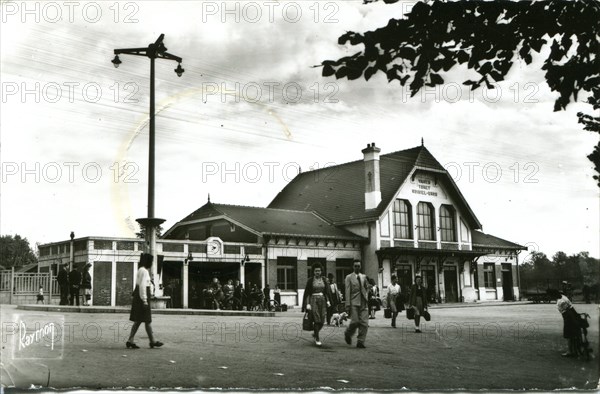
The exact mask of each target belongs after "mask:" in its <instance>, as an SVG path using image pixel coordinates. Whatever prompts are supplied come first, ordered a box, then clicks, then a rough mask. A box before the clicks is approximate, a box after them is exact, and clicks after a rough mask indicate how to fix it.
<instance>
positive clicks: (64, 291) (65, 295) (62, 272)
mask: <svg viewBox="0 0 600 394" xmlns="http://www.w3.org/2000/svg"><path fill="white" fill-rule="evenodd" d="M56 281H57V282H58V289H59V291H60V304H59V305H69V273H68V272H67V264H66V263H65V264H61V265H60V267H59V269H58V275H57V276H56Z"/></svg>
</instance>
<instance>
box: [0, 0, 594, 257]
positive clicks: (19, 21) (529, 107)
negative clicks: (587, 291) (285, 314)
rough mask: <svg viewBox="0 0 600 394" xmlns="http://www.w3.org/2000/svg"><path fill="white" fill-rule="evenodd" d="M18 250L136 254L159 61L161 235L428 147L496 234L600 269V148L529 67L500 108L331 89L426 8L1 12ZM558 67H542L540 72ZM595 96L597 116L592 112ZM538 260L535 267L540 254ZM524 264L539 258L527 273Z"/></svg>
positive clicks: (438, 93)
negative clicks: (77, 247) (206, 209)
mask: <svg viewBox="0 0 600 394" xmlns="http://www.w3.org/2000/svg"><path fill="white" fill-rule="evenodd" d="M1 6H2V19H3V20H2V24H1V27H0V40H1V41H0V44H1V46H0V61H1V63H0V68H1V83H2V101H1V107H0V133H1V134H0V138H1V139H0V142H1V152H0V154H1V158H0V160H1V164H2V168H1V170H2V174H1V175H2V182H1V191H0V193H1V194H0V232H1V234H2V235H6V234H19V235H21V236H23V237H27V239H28V240H29V241H30V242H31V244H32V245H33V244H36V243H42V244H43V243H49V242H57V241H62V240H66V239H68V238H69V234H70V232H71V231H74V232H75V235H76V237H84V236H118V237H132V236H134V233H135V232H136V231H138V228H137V224H136V222H135V219H136V218H141V217H146V213H147V212H146V209H147V168H148V163H147V162H148V111H149V93H148V92H149V88H150V84H149V72H150V66H149V63H150V62H149V60H148V58H145V57H137V56H130V55H122V56H121V57H120V59H121V61H122V64H121V66H120V67H119V68H118V69H116V68H114V67H113V65H112V63H111V60H112V59H113V57H114V55H113V50H114V49H116V48H137V47H147V46H148V44H150V43H152V42H154V41H155V40H156V39H157V38H158V36H159V35H160V34H161V33H164V34H165V39H164V43H165V45H166V47H167V48H168V52H169V53H172V54H174V55H176V56H179V57H181V58H183V62H182V67H183V68H184V69H185V72H184V74H183V76H182V77H181V78H179V77H177V75H176V74H175V73H174V72H173V70H174V68H175V67H176V66H177V63H176V62H174V61H170V60H157V62H156V89H155V90H156V109H157V115H156V157H157V159H156V191H155V194H156V207H155V212H156V217H161V218H164V219H166V222H165V224H164V228H165V230H166V229H168V228H170V227H171V226H172V225H173V224H175V223H176V222H177V221H179V220H181V219H182V218H184V217H185V216H187V215H188V214H189V213H191V212H193V211H194V210H196V209H197V208H199V207H200V206H202V205H204V204H205V203H206V201H207V199H208V195H209V194H210V199H211V201H212V202H217V203H223V204H237V205H250V206H262V207H264V206H267V205H268V204H269V203H270V202H271V200H272V199H273V198H274V197H275V196H276V194H277V192H278V191H280V190H281V189H282V188H283V187H284V186H285V185H286V183H287V182H289V181H290V180H291V179H293V177H294V176H295V175H296V174H297V173H298V171H299V170H302V171H307V170H309V169H311V168H317V167H325V166H329V165H332V164H339V163H344V162H348V161H354V160H360V159H362V154H361V152H360V151H361V150H362V149H364V148H365V147H366V145H367V144H368V143H371V142H375V143H376V145H377V146H378V147H380V148H381V151H382V152H381V153H382V154H385V153H390V152H394V151H398V150H403V149H409V148H412V147H415V146H417V145H420V143H421V138H423V140H424V143H425V146H426V147H427V148H428V149H429V151H430V152H431V153H432V154H433V155H434V156H435V157H436V158H437V159H438V161H439V162H440V163H441V164H442V165H444V166H445V167H446V168H447V169H448V171H449V172H450V174H451V175H452V176H453V178H454V180H455V181H456V183H457V185H458V186H459V188H460V189H461V191H462V193H463V195H464V196H465V197H466V199H467V201H468V202H469V204H470V206H471V208H472V209H473V211H474V212H475V214H476V215H477V217H478V219H479V220H480V222H481V223H482V225H483V231H484V232H486V233H489V234H493V235H496V236H498V237H501V238H504V239H507V240H510V241H513V242H516V243H519V244H521V245H525V246H528V247H530V251H541V252H544V253H546V254H547V255H549V256H552V255H553V254H554V253H555V252H557V251H559V250H560V251H564V252H566V253H568V254H574V253H578V252H581V251H589V252H590V254H591V255H592V256H595V257H599V256H600V245H599V242H600V241H599V238H600V237H599V233H600V228H599V227H600V226H599V222H600V220H599V218H600V212H599V205H600V204H599V199H598V197H599V196H598V187H597V186H596V183H595V181H594V180H593V179H592V175H593V174H594V171H593V168H592V163H591V162H590V161H589V160H588V159H587V158H586V155H588V154H589V153H590V152H591V151H592V150H593V146H594V145H595V144H596V142H597V136H595V135H593V134H592V133H589V132H585V131H583V130H582V128H581V125H579V124H577V118H576V113H577V112H578V111H584V112H587V113H590V112H591V107H590V106H589V105H587V104H585V103H582V102H578V103H572V104H570V105H569V106H568V107H567V110H566V111H561V112H553V106H554V100H555V98H556V96H555V94H553V93H552V92H551V91H550V90H549V88H548V86H547V85H546V84H545V82H544V79H543V72H542V71H541V70H540V69H539V65H540V64H541V59H542V56H538V57H537V58H534V64H533V65H529V66H527V65H525V63H523V62H521V61H519V60H517V61H516V63H515V66H514V67H513V70H511V72H510V74H509V76H508V78H507V81H505V82H502V83H500V84H498V85H497V88H496V89H494V90H487V89H481V90H477V91H475V92H469V91H467V90H465V89H462V87H461V82H462V81H463V80H465V79H466V78H467V77H468V75H469V74H468V73H467V71H466V70H461V69H457V70H452V72H450V73H448V74H445V75H444V76H445V81H446V83H445V84H444V85H442V86H441V87H438V88H437V89H430V90H428V91H422V92H421V93H419V94H417V96H415V97H412V98H411V97H410V94H409V92H408V91H407V90H406V89H403V88H401V87H400V86H399V85H398V84H397V83H388V82H387V80H386V78H385V76H384V75H382V74H377V75H375V76H374V77H373V78H372V79H371V80H369V81H368V82H366V81H365V80H364V79H359V80H356V81H347V80H336V79H334V78H331V77H327V78H324V77H322V76H321V69H320V68H319V67H314V66H315V65H318V64H320V63H321V62H322V61H323V60H327V59H337V58H339V57H341V56H347V55H352V54H354V53H355V52H357V51H358V50H359V49H360V48H359V47H352V46H350V45H338V43H337V41H338V37H339V36H340V35H342V34H344V33H345V32H346V31H359V32H363V31H366V30H371V29H375V28H378V27H381V26H384V25H385V24H386V23H387V21H388V20H389V18H392V17H395V18H401V17H402V15H403V14H404V13H405V12H407V11H409V10H410V7H411V6H412V4H411V3H409V2H400V3H396V4H394V5H386V4H383V3H381V4H380V3H375V4H369V5H363V4H362V2H360V1H319V2H317V1H265V2H262V1H256V2H235V1H226V2H223V1H217V2H212V1H204V2H200V1H168V2H167V1H123V2H118V1H110V2H100V1H97V2H85V1H84V2H79V1H75V2H28V3H27V4H26V3H24V2H10V1H9V2H4V1H3V2H2V3H1ZM542 55H543V54H542ZM585 97H586V95H585V94H580V100H581V99H582V98H585ZM527 253H528V252H525V254H524V255H526V254H527ZM525 258H526V256H525Z"/></svg>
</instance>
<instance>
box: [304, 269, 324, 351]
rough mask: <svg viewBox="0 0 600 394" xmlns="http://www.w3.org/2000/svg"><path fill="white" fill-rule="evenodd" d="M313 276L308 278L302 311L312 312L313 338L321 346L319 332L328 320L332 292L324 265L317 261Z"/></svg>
mask: <svg viewBox="0 0 600 394" xmlns="http://www.w3.org/2000/svg"><path fill="white" fill-rule="evenodd" d="M312 272H313V276H312V277H310V278H308V282H307V283H306V287H305V290H304V298H303V300H302V311H303V312H304V311H306V312H308V313H311V314H312V318H313V322H314V332H313V338H314V339H315V344H316V345H317V346H321V345H322V343H321V339H320V338H319V332H320V331H321V328H323V324H324V323H325V322H326V321H327V308H328V307H329V306H331V292H330V290H329V286H328V285H327V282H326V281H325V278H323V277H322V276H321V274H322V272H323V266H322V265H321V263H315V264H313V266H312Z"/></svg>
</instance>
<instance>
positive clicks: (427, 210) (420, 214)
mask: <svg viewBox="0 0 600 394" xmlns="http://www.w3.org/2000/svg"><path fill="white" fill-rule="evenodd" d="M417 221H418V225H419V240H423V241H435V233H434V231H433V227H434V217H433V206H432V205H431V204H429V203H426V202H420V203H419V204H418V205H417Z"/></svg>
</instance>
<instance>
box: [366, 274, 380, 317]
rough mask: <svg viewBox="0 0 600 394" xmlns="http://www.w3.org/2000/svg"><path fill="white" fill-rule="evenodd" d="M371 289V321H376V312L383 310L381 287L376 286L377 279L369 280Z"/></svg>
mask: <svg viewBox="0 0 600 394" xmlns="http://www.w3.org/2000/svg"><path fill="white" fill-rule="evenodd" d="M368 281H369V284H370V285H371V289H370V290H369V301H368V304H369V319H375V312H377V311H378V310H379V309H381V304H380V302H381V298H379V287H377V286H376V285H375V279H373V278H369V279H368Z"/></svg>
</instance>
